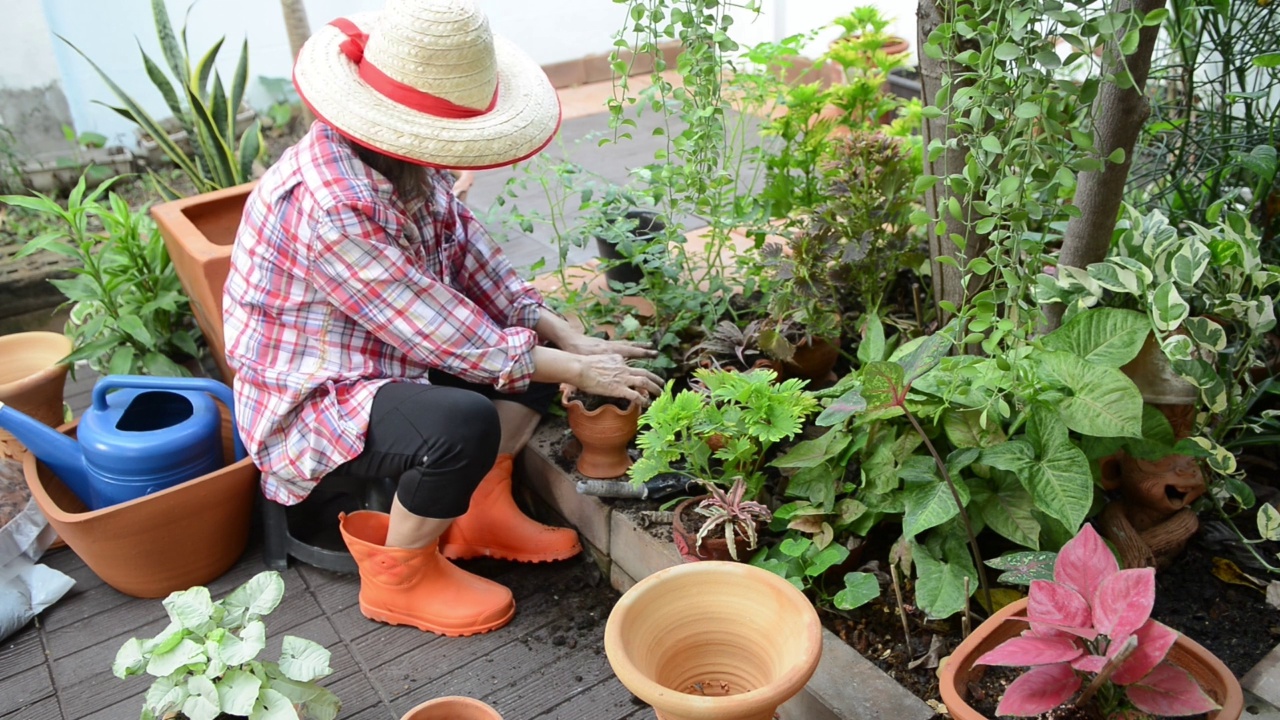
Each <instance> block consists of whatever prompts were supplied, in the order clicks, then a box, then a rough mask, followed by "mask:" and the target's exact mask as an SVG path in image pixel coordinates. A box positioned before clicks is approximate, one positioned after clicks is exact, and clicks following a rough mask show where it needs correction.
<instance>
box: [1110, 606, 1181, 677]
mask: <svg viewBox="0 0 1280 720" xmlns="http://www.w3.org/2000/svg"><path fill="white" fill-rule="evenodd" d="M1137 636H1138V647H1137V649H1135V650H1134V651H1133V654H1132V655H1130V656H1129V659H1128V660H1125V661H1124V663H1122V664H1121V665H1120V669H1118V670H1116V673H1115V675H1112V676H1111V682H1113V683H1115V684H1117V685H1130V684H1132V683H1135V682H1137V681H1139V680H1141V679H1142V678H1143V677H1145V676H1146V675H1147V673H1149V672H1151V670H1152V669H1153V668H1154V667H1155V666H1156V665H1159V664H1160V661H1162V660H1164V658H1165V655H1168V654H1169V648H1171V647H1173V643H1174V642H1176V641H1177V639H1178V633H1177V631H1176V630H1173V629H1172V628H1169V627H1168V626H1166V625H1164V624H1162V623H1159V622H1157V621H1155V620H1148V621H1147V622H1146V623H1145V624H1144V625H1143V626H1142V627H1140V628H1138V632H1137ZM1122 644H1123V640H1122V639H1121V638H1113V639H1112V641H1111V647H1113V648H1116V649H1117V650H1118V649H1119V648H1120V646H1121V645H1122Z"/></svg>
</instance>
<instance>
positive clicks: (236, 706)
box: [218, 668, 262, 717]
mask: <svg viewBox="0 0 1280 720" xmlns="http://www.w3.org/2000/svg"><path fill="white" fill-rule="evenodd" d="M261 688H262V681H261V680H259V679H258V678H257V676H255V675H254V674H253V673H251V672H247V671H245V670H240V669H237V668H231V669H229V670H227V672H226V673H225V674H223V676H222V677H221V678H220V679H219V680H218V700H219V702H220V703H221V705H222V711H223V712H225V713H226V714H228V715H236V716H241V717H248V716H249V714H250V713H252V712H253V706H254V704H255V703H256V702H257V701H258V691H259V690H260V689H261Z"/></svg>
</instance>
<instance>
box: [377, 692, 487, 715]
mask: <svg viewBox="0 0 1280 720" xmlns="http://www.w3.org/2000/svg"><path fill="white" fill-rule="evenodd" d="M400 720H502V716H501V715H499V714H498V711H497V710H494V709H493V708H491V707H489V706H488V705H485V704H484V703H482V702H480V701H479V700H476V699H474V698H469V697H460V696H457V695H451V696H449V697H441V698H436V699H435V700H428V701H426V702H424V703H422V704H421V705H418V706H417V707H415V708H413V709H412V710H410V711H409V712H407V713H405V714H404V715H402V716H400Z"/></svg>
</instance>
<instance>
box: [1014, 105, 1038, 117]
mask: <svg viewBox="0 0 1280 720" xmlns="http://www.w3.org/2000/svg"><path fill="white" fill-rule="evenodd" d="M1013 115H1014V117H1019V118H1022V119H1024V120H1029V119H1031V118H1035V117H1039V116H1040V105H1039V104H1037V103H1033V102H1023V103H1019V104H1018V106H1017V107H1016V108H1014V109H1013Z"/></svg>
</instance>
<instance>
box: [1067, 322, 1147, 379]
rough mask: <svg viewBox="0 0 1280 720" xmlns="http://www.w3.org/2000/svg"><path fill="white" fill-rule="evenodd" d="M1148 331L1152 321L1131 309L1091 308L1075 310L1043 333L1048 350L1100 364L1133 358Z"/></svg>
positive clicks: (1115, 364)
mask: <svg viewBox="0 0 1280 720" xmlns="http://www.w3.org/2000/svg"><path fill="white" fill-rule="evenodd" d="M1150 334H1151V321H1150V320H1148V319H1147V316H1145V315H1143V314H1142V313H1140V312H1137V311H1134V310H1120V309H1117V308H1094V309H1091V310H1085V311H1084V312H1081V313H1077V314H1076V315H1075V316H1073V317H1072V318H1071V319H1070V320H1068V321H1067V322H1065V323H1063V325H1062V327H1060V328H1058V329H1057V330H1054V331H1053V332H1051V333H1049V334H1048V335H1046V336H1045V337H1044V340H1043V342H1044V346H1045V348H1047V349H1049V350H1061V351H1064V352H1068V353H1072V354H1074V355H1077V356H1079V357H1081V358H1083V359H1084V360H1085V361H1087V362H1089V363H1092V364H1095V365H1101V366H1103V367H1111V368H1118V367H1121V366H1123V365H1124V364H1125V363H1128V362H1129V361H1130V360H1133V359H1134V358H1135V357H1137V356H1138V352H1139V351H1140V350H1141V349H1142V344H1143V343H1144V342H1146V339H1147V336H1148V335H1150Z"/></svg>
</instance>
